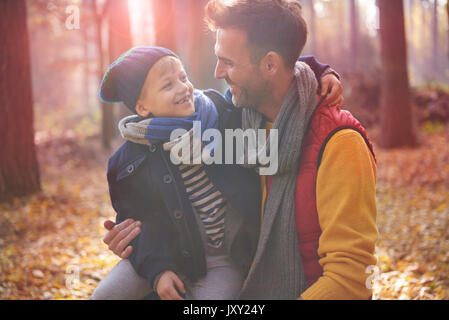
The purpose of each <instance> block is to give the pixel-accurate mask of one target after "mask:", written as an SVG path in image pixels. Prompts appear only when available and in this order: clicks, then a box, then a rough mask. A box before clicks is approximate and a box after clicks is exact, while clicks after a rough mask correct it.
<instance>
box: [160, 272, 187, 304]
mask: <svg viewBox="0 0 449 320" xmlns="http://www.w3.org/2000/svg"><path fill="white" fill-rule="evenodd" d="M175 286H176V287H175ZM176 288H178V290H179V292H181V293H182V294H185V293H186V291H185V289H184V284H183V283H182V281H181V279H179V277H178V276H177V275H176V273H174V272H173V271H165V272H164V273H163V274H162V276H161V277H160V278H159V281H158V282H157V284H156V292H157V294H158V295H159V297H160V298H161V300H184V298H182V297H181V296H180V295H179V293H178V290H176Z"/></svg>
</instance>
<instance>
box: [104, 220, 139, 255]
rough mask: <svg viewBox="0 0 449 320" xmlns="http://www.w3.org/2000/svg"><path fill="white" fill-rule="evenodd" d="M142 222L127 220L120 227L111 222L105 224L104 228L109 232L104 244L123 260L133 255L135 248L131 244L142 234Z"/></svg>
mask: <svg viewBox="0 0 449 320" xmlns="http://www.w3.org/2000/svg"><path fill="white" fill-rule="evenodd" d="M140 225H141V222H140V221H134V220H133V219H127V220H125V221H123V222H121V223H119V224H118V225H115V223H114V222H112V221H111V220H107V221H105V222H104V227H105V228H106V229H108V230H109V232H108V233H106V235H105V236H104V238H103V242H104V243H106V244H107V245H108V248H109V250H111V251H112V252H114V253H115V254H116V255H117V256H119V257H120V258H122V259H126V258H128V257H129V256H130V255H131V252H132V251H133V247H132V246H129V243H130V242H131V241H132V240H133V239H134V238H135V237H137V235H138V234H139V233H140Z"/></svg>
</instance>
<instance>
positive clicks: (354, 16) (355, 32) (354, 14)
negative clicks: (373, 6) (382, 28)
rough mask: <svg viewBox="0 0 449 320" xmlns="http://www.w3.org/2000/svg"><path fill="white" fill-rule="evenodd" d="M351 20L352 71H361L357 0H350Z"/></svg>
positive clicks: (350, 50) (350, 55) (350, 54)
mask: <svg viewBox="0 0 449 320" xmlns="http://www.w3.org/2000/svg"><path fill="white" fill-rule="evenodd" d="M349 21H350V30H351V32H350V48H349V52H350V53H349V57H350V64H349V66H350V70H351V72H352V73H357V72H358V71H359V62H358V61H359V27H360V26H359V13H358V8H357V3H356V0H350V2H349Z"/></svg>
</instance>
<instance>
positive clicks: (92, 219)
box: [0, 129, 449, 299]
mask: <svg viewBox="0 0 449 320" xmlns="http://www.w3.org/2000/svg"><path fill="white" fill-rule="evenodd" d="M373 136H375V133H373ZM421 136H422V145H421V146H420V147H419V148H417V149H400V150H394V151H385V150H382V149H380V148H378V147H377V148H376V154H377V158H378V190H377V199H378V212H379V213H378V226H379V231H380V238H379V241H378V244H377V248H376V254H377V257H378V265H377V269H374V270H371V272H373V273H372V275H373V276H372V277H371V279H373V280H374V282H373V292H374V296H373V298H374V299H449V280H448V274H449V267H448V266H449V232H448V230H449V148H448V146H447V145H448V142H449V130H447V129H445V130H440V132H436V133H435V132H434V133H427V134H422V135H421ZM40 138H41V139H40V141H39V144H38V150H39V160H40V165H41V173H42V174H41V175H42V189H43V190H42V192H41V193H40V194H38V195H35V196H32V197H29V198H27V199H16V200H15V201H14V203H12V204H1V205H0V212H1V214H0V298H1V299H88V298H89V296H90V294H91V293H92V291H93V289H94V288H95V287H96V285H97V284H98V282H99V280H100V279H102V278H103V277H104V276H105V275H106V274H107V272H108V271H109V270H110V269H111V268H112V266H113V265H114V264H115V263H116V262H117V261H118V258H117V257H115V256H114V255H113V254H112V253H111V252H109V250H108V249H107V247H106V245H104V244H103V243H102V238H103V236H104V234H105V230H104V228H103V221H104V220H105V219H114V212H113V210H112V208H111V206H110V201H109V195H108V190H107V183H106V177H105V172H106V162H107V158H108V154H107V153H105V152H102V151H100V149H99V148H97V147H94V146H96V145H98V141H93V142H89V141H83V143H81V144H80V142H79V141H77V139H76V137H75V136H73V135H70V134H68V135H65V136H64V137H62V138H61V137H58V138H55V137H52V136H46V135H40ZM376 271H378V272H376Z"/></svg>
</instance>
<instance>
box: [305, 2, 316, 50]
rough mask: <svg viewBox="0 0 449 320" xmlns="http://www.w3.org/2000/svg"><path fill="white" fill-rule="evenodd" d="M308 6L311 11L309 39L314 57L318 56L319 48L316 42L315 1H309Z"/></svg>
mask: <svg viewBox="0 0 449 320" xmlns="http://www.w3.org/2000/svg"><path fill="white" fill-rule="evenodd" d="M307 6H308V7H309V10H310V21H308V24H309V39H310V50H311V51H312V54H313V55H315V56H316V55H318V48H317V47H318V46H317V40H316V17H315V1H314V0H307Z"/></svg>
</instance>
